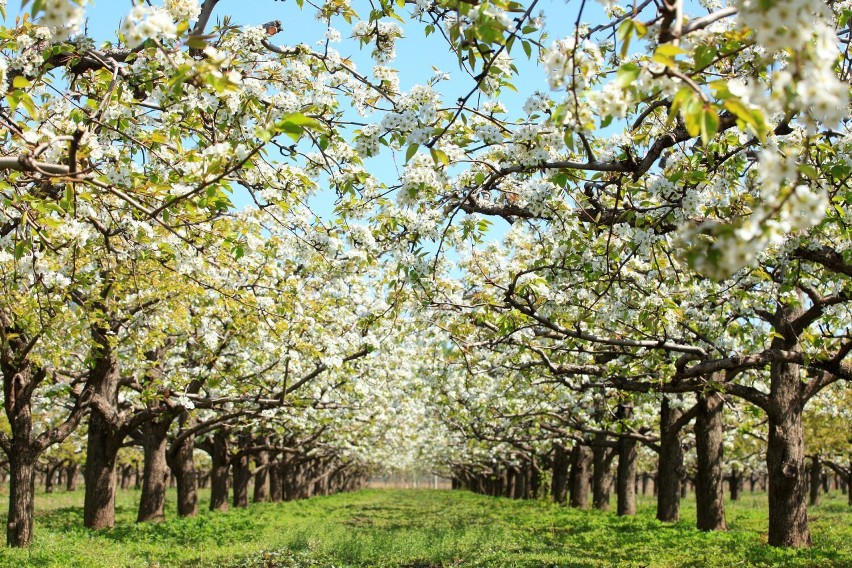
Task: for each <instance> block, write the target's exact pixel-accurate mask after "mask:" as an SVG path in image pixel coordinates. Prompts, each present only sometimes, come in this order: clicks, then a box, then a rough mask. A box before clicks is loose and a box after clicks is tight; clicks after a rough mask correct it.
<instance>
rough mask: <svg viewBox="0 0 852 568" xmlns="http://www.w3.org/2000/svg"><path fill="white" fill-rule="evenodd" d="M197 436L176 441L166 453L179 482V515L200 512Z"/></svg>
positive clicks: (186, 515)
mask: <svg viewBox="0 0 852 568" xmlns="http://www.w3.org/2000/svg"><path fill="white" fill-rule="evenodd" d="M194 450H195V436H194V435H190V436H186V437H185V438H183V439H182V440H181V441H179V442H178V441H176V442H174V443H173V444H172V446H171V447H170V448H169V451H168V453H167V454H166V461H167V463H168V465H169V468H170V469H171V470H172V473H173V474H174V476H175V481H176V483H177V510H178V516H181V517H194V516H195V515H197V514H198V477H197V475H196V473H195V461H194V458H193V453H194Z"/></svg>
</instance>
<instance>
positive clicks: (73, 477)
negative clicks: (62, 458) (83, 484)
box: [65, 462, 80, 491]
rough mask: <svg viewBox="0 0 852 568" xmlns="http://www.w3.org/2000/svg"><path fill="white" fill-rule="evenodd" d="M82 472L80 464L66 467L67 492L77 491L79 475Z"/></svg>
mask: <svg viewBox="0 0 852 568" xmlns="http://www.w3.org/2000/svg"><path fill="white" fill-rule="evenodd" d="M79 471H80V464H78V463H76V462H71V463H70V464H68V465H67V466H65V490H66V491H77V474H78V473H79Z"/></svg>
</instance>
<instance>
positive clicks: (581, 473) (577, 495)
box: [569, 444, 592, 509]
mask: <svg viewBox="0 0 852 568" xmlns="http://www.w3.org/2000/svg"><path fill="white" fill-rule="evenodd" d="M591 464H592V451H591V450H590V449H589V448H588V447H587V446H583V445H580V444H576V445H575V446H574V448H573V449H572V450H571V497H570V500H569V503H570V505H571V506H572V507H579V508H581V509H585V508H587V507H588V506H589V467H590V466H591Z"/></svg>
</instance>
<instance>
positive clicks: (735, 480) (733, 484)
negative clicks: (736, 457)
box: [728, 466, 742, 501]
mask: <svg viewBox="0 0 852 568" xmlns="http://www.w3.org/2000/svg"><path fill="white" fill-rule="evenodd" d="M741 478H742V474H741V473H740V471H739V470H738V469H737V467H736V466H734V467H733V468H732V469H731V475H730V476H729V477H728V489H729V490H730V492H731V501H739V500H740V479H741Z"/></svg>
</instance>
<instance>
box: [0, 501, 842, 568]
mask: <svg viewBox="0 0 852 568" xmlns="http://www.w3.org/2000/svg"><path fill="white" fill-rule="evenodd" d="M138 498H139V494H138V492H135V491H127V492H121V493H120V495H119V497H118V500H117V514H118V523H117V525H116V527H115V528H114V529H112V530H107V531H101V532H91V531H88V530H86V529H84V528H82V493H80V492H76V493H57V494H54V495H40V496H39V497H38V501H37V508H38V511H39V512H38V518H37V522H36V540H35V543H34V544H33V545H32V546H31V547H30V548H29V549H27V550H13V549H2V551H0V566H15V567H18V566H57V567H58V566H62V567H66V566H92V567H124V566H128V567H129V566H139V567H154V566H202V567H204V566H206V567H214V566H215V567H218V566H230V567H247V568H255V567H257V568H260V567H274V566H286V567H308V566H335V567H346V566H353V567H354V566H407V567H424V568H425V567H437V566H442V567H449V566H500V567H502V566H507V567H508V566H529V567H533V566H636V567H639V566H656V567H663V566H672V567H673V566H713V567H716V566H801V567H806V566H807V567H811V566H838V567H840V566H852V510H850V508H849V507H848V505H847V504H846V497H845V496H841V495H839V494H833V495H831V496H830V497H828V498H824V499H823V504H822V505H820V506H819V507H816V508H814V509H813V510H812V511H811V513H810V515H811V519H812V523H811V529H812V533H813V539H814V546H813V548H811V549H807V550H781V549H775V548H771V547H769V546H766V544H765V541H766V535H765V531H766V496H765V495H764V494H755V495H749V494H747V495H745V496H744V497H743V498H742V499H741V500H740V501H738V502H737V503H728V504H727V511H728V526H729V527H730V530H729V531H728V532H726V533H701V532H699V531H697V530H695V529H694V528H693V526H694V520H695V507H694V501H692V500H691V499H686V500H684V501H683V504H682V517H683V520H682V521H681V522H679V523H676V524H671V525H664V524H661V523H659V522H658V521H656V520H655V519H654V503H653V501H652V500H651V499H650V498H649V499H643V500H641V501H640V507H639V514H638V515H637V516H636V517H632V518H619V517H617V516H615V515H614V514H611V513H601V512H599V511H577V510H572V509H567V508H561V507H555V506H553V505H550V504H548V503H543V502H535V501H514V500H510V499H494V498H488V497H482V496H479V495H474V494H471V493H467V492H452V491H430V490H408V491H393V490H383V491H379V490H367V491H360V492H358V493H353V494H347V495H337V496H333V497H321V498H313V499H308V500H306V501H298V502H293V503H283V504H271V503H263V504H257V505H252V506H251V507H250V508H249V509H246V510H232V511H229V512H228V513H210V512H208V511H206V510H203V511H202V513H201V514H200V515H199V516H198V517H196V518H192V519H180V518H176V517H175V513H174V509H173V508H168V509H167V516H168V519H169V520H168V521H166V522H165V523H162V524H158V525H152V524H136V523H135V522H134V519H135V513H136V503H137V502H138ZM173 498H174V495H170V502H171V503H173V501H174V499H173ZM202 505H206V503H202ZM0 520H2V517H0Z"/></svg>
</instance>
